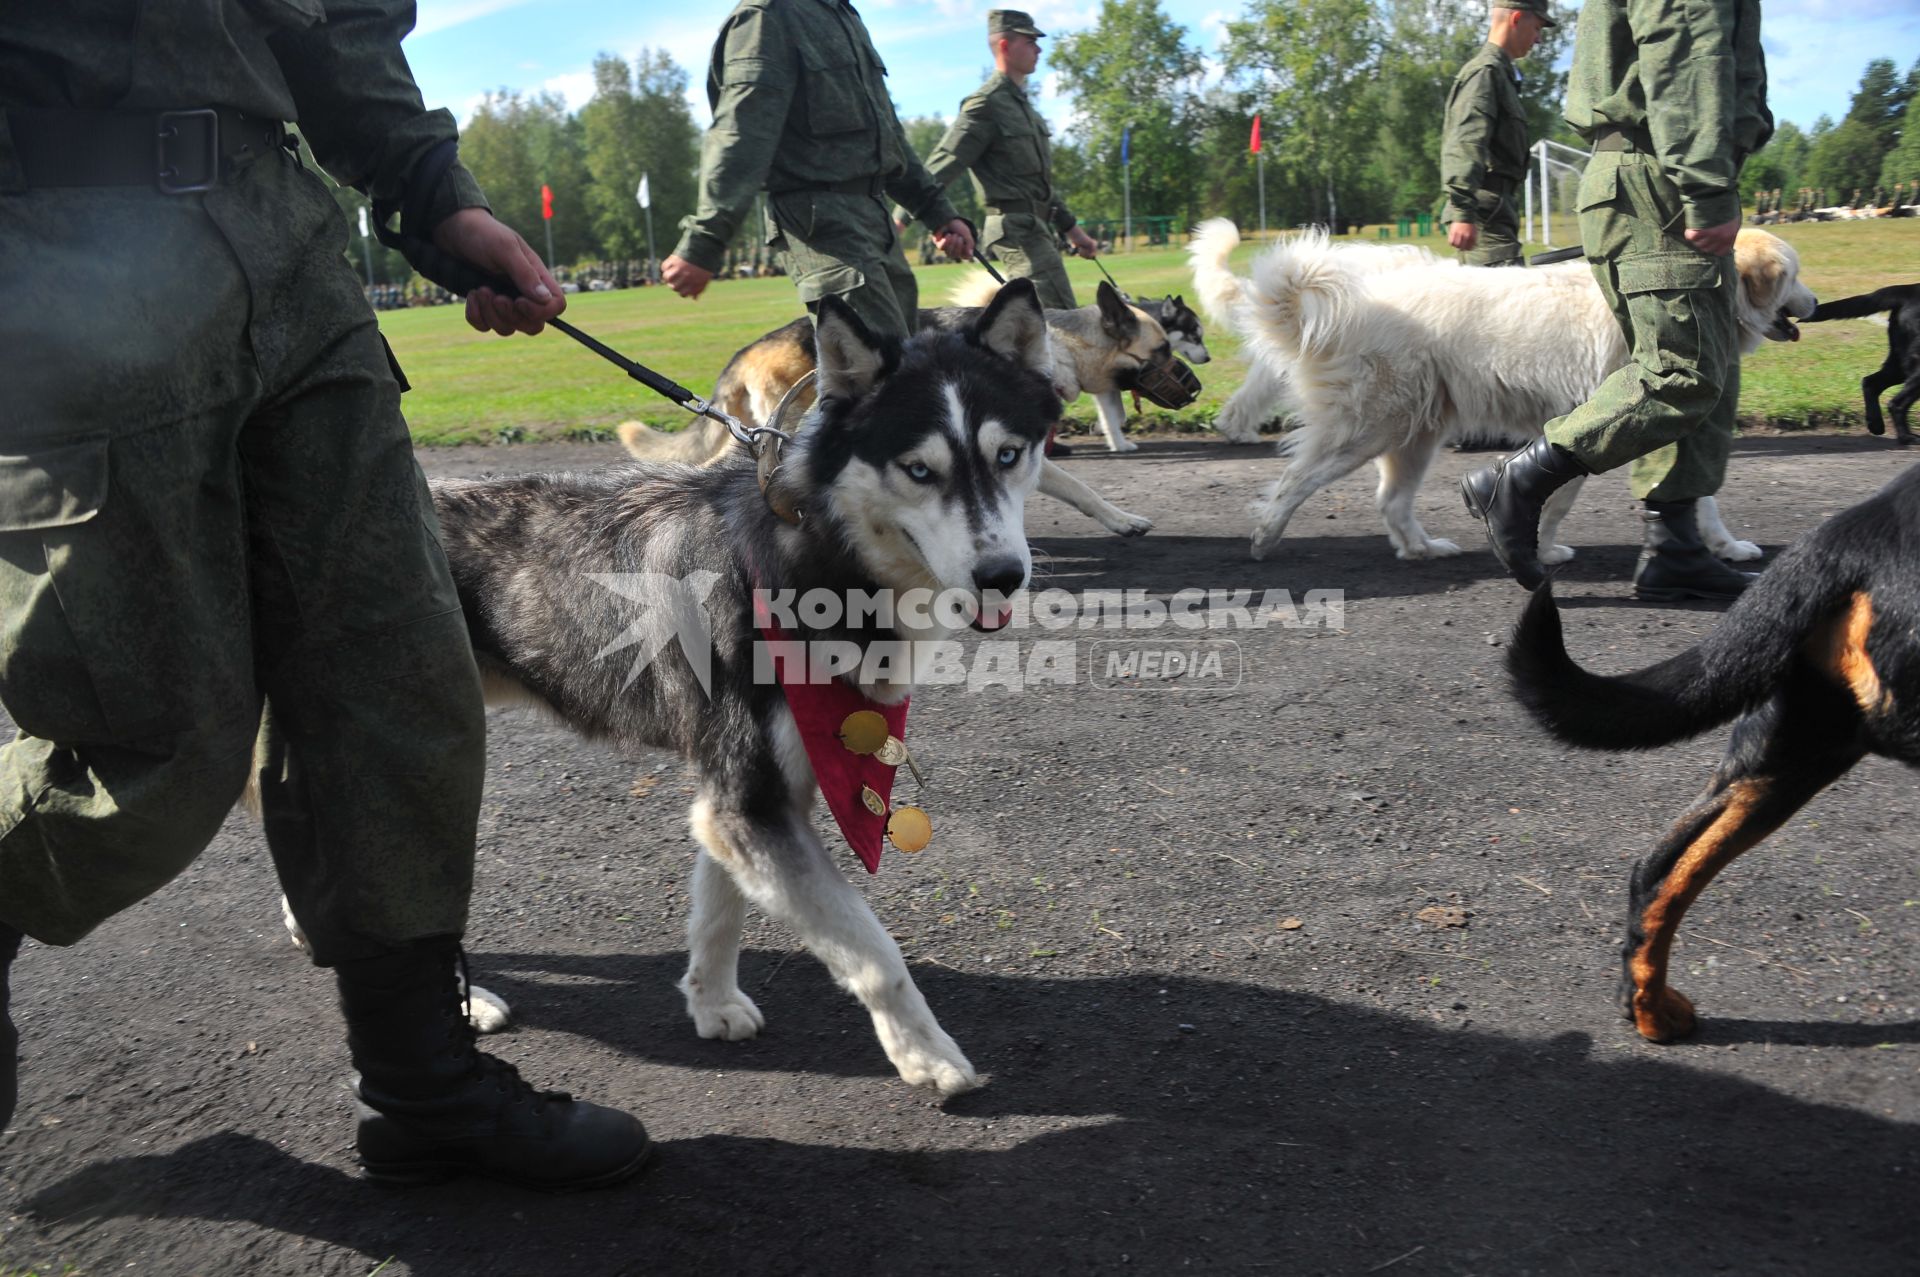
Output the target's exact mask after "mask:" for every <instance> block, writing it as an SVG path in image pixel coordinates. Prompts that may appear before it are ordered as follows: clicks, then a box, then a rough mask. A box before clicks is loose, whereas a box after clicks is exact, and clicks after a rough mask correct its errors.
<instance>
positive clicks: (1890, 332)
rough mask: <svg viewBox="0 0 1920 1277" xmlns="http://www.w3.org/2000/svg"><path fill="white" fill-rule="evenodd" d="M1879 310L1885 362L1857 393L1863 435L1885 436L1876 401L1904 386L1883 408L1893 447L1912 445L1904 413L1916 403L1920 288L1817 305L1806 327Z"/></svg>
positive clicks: (1905, 287)
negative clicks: (1862, 403) (1863, 409)
mask: <svg viewBox="0 0 1920 1277" xmlns="http://www.w3.org/2000/svg"><path fill="white" fill-rule="evenodd" d="M1883 310H1884V311H1887V312H1889V313H1888V315H1887V361H1886V362H1885V363H1883V364H1881V365H1880V367H1879V369H1878V370H1876V371H1874V372H1870V373H1868V374H1867V375H1866V376H1865V377H1863V378H1861V381H1860V393H1861V395H1862V396H1863V397H1864V398H1865V399H1866V401H1867V431H1868V432H1869V433H1870V434H1876V435H1883V434H1885V433H1887V423H1886V420H1885V419H1884V418H1883V417H1881V415H1880V396H1881V394H1882V393H1883V392H1884V391H1886V390H1887V389H1889V388H1890V387H1893V386H1898V385H1903V384H1904V385H1905V386H1906V389H1905V390H1902V391H1901V392H1900V393H1899V394H1897V395H1895V396H1894V397H1893V399H1892V401H1891V402H1889V403H1888V404H1887V411H1889V412H1891V413H1892V414H1893V439H1894V442H1895V443H1898V444H1901V445H1903V446H1904V445H1906V444H1910V443H1912V442H1913V431H1912V430H1911V429H1909V428H1908V426H1907V410H1908V409H1910V408H1912V407H1913V403H1914V400H1916V399H1920V284H1902V285H1899V286H1897V287H1894V288H1882V289H1880V290H1879V291H1878V292H1872V293H1865V294H1862V295H1861V296H1859V297H1842V298H1841V299H1840V300H1839V301H1832V302H1821V303H1820V305H1819V306H1818V307H1817V308H1815V310H1814V312H1813V314H1811V315H1809V316H1807V318H1806V321H1805V322H1807V323H1809V324H1817V323H1819V322H1821V321H1822V320H1826V319H1863V318H1865V317H1866V316H1868V315H1877V314H1879V313H1880V312H1881V311H1883Z"/></svg>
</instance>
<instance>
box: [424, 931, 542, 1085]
mask: <svg viewBox="0 0 1920 1277" xmlns="http://www.w3.org/2000/svg"><path fill="white" fill-rule="evenodd" d="M456 953H457V954H458V955H459V963H460V997H459V1002H458V1005H457V1006H456V1007H455V1008H454V1011H455V1014H454V1015H453V1016H452V1017H450V1018H451V1020H452V1024H451V1026H450V1028H449V1032H448V1045H449V1047H450V1048H451V1049H453V1050H454V1051H457V1052H459V1053H460V1054H463V1055H466V1056H467V1057H468V1058H469V1059H471V1060H472V1061H473V1066H472V1075H473V1077H474V1078H475V1079H476V1080H478V1081H481V1082H486V1083H490V1084H491V1085H492V1086H493V1087H494V1088H495V1089H496V1090H498V1091H499V1092H500V1093H501V1094H502V1095H503V1096H505V1097H506V1100H507V1103H509V1104H522V1105H525V1106H526V1107H527V1108H529V1109H532V1110H533V1111H534V1112H536V1113H537V1112H539V1111H541V1110H542V1109H544V1108H545V1107H546V1106H547V1105H548V1104H551V1103H562V1102H565V1101H570V1100H572V1099H573V1096H572V1094H571V1093H569V1092H567V1091H549V1090H544V1089H542V1088H539V1087H536V1086H534V1085H533V1083H531V1082H529V1081H527V1080H526V1079H525V1078H523V1077H521V1076H520V1070H519V1069H517V1068H515V1067H514V1066H513V1065H511V1064H509V1063H507V1062H506V1061H505V1060H503V1059H501V1058H500V1057H499V1056H497V1055H489V1054H488V1053H487V1052H485V1051H482V1050H480V1049H479V1045H478V1044H479V1040H480V1035H479V1033H478V1032H477V1031H476V1030H475V1029H474V1027H473V995H472V992H471V990H472V989H473V979H472V976H471V974H470V973H469V972H468V970H467V947H466V946H465V945H461V946H459V948H458V949H457V950H456Z"/></svg>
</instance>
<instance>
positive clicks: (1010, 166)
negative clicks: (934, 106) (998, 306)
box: [927, 9, 1079, 310]
mask: <svg viewBox="0 0 1920 1277" xmlns="http://www.w3.org/2000/svg"><path fill="white" fill-rule="evenodd" d="M987 27H988V33H989V34H990V35H997V34H1000V33H1002V32H1011V33H1013V34H1016V35H1030V36H1033V37H1034V38H1035V39H1039V38H1040V37H1042V36H1043V35H1045V32H1043V31H1040V30H1037V29H1036V28H1035V27H1034V26H1033V23H1032V19H1030V18H1028V17H1027V15H1026V14H1024V13H1021V12H1020V11H1019V10H1016V9H996V10H994V11H993V13H992V14H991V15H989V19H988V24H987ZM1052 135H1053V130H1052V129H1051V128H1049V127H1048V125H1047V122H1046V120H1045V119H1044V118H1042V117H1041V115H1040V113H1039V112H1038V111H1036V110H1034V109H1033V103H1032V102H1030V101H1028V100H1027V91H1026V89H1025V88H1024V87H1023V86H1022V85H1021V84H1020V83H1019V82H1018V81H1016V80H1014V79H1013V78H1012V77H1011V76H1009V75H1007V74H1006V73H1005V72H1004V71H996V72H994V74H993V76H992V77H991V78H990V79H988V81H987V82H986V83H985V84H983V85H981V86H980V87H979V88H978V89H975V90H974V91H973V93H972V94H971V95H970V96H968V97H967V99H966V100H965V101H963V102H962V103H961V104H960V113H959V115H958V116H956V117H955V118H954V121H953V124H952V126H951V127H950V128H948V129H947V132H946V136H945V137H942V138H941V139H940V144H939V145H938V146H936V147H935V148H934V150H933V154H932V155H929V156H928V157H927V172H929V173H931V174H933V179H934V180H935V181H936V182H939V183H941V184H942V185H943V186H944V185H945V184H947V183H948V182H951V181H953V180H954V178H956V177H958V176H959V175H960V174H961V172H963V171H970V172H971V173H972V174H973V186H974V190H975V191H977V192H978V193H979V196H980V203H981V205H982V206H983V207H984V208H985V209H986V210H987V224H986V226H985V227H983V228H982V230H981V235H980V247H981V248H983V249H990V250H992V252H993V255H994V256H995V257H996V258H998V259H999V260H1000V261H1002V262H1004V263H1005V264H1006V268H1007V269H1006V274H1007V276H1008V277H1009V278H1028V279H1031V280H1033V282H1034V284H1035V285H1036V286H1037V287H1038V288H1039V290H1040V304H1041V305H1043V306H1051V307H1055V308H1057V309H1060V310H1071V309H1073V308H1074V307H1075V306H1076V305H1078V304H1079V303H1077V302H1076V301H1075V300H1074V296H1073V284H1072V283H1071V282H1069V280H1068V279H1067V268H1066V265H1065V263H1063V262H1062V261H1061V260H1060V246H1059V243H1058V242H1057V239H1056V236H1058V235H1064V234H1066V233H1067V232H1068V231H1070V230H1072V229H1073V228H1074V226H1075V225H1077V224H1078V223H1077V221H1076V219H1075V218H1074V216H1073V214H1072V213H1071V212H1069V211H1068V209H1067V206H1066V205H1065V204H1064V203H1063V202H1062V201H1061V200H1060V197H1059V196H1058V195H1057V194H1055V192H1054V189H1053V144H1052V142H1051V141H1050V140H1049V139H1050V138H1051V137H1052Z"/></svg>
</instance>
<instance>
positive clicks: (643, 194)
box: [633, 173, 660, 284]
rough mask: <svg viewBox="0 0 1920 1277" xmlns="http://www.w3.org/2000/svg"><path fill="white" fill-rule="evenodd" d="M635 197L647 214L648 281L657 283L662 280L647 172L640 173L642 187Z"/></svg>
mask: <svg viewBox="0 0 1920 1277" xmlns="http://www.w3.org/2000/svg"><path fill="white" fill-rule="evenodd" d="M633 197H634V198H635V199H637V200H639V201H640V208H641V211H642V212H644V213H645V214H646V215H647V282H648V283H650V284H657V283H659V282H660V272H659V270H658V269H657V267H656V264H655V262H654V257H653V196H652V195H651V194H650V193H649V192H648V190H647V175H646V174H645V173H642V174H641V175H640V189H639V190H637V191H635V192H634V193H633Z"/></svg>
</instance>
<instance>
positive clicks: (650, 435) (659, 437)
mask: <svg viewBox="0 0 1920 1277" xmlns="http://www.w3.org/2000/svg"><path fill="white" fill-rule="evenodd" d="M726 429H727V428H726V427H725V426H723V425H721V424H720V423H719V422H717V421H714V420H713V419H712V418H710V417H700V418H696V419H695V420H693V421H691V422H689V423H688V424H687V427H686V429H684V430H674V431H666V430H655V429H654V428H653V427H652V426H649V425H646V424H645V423H643V422H639V421H623V422H621V423H620V424H619V425H618V426H616V427H615V428H614V433H615V434H617V435H619V436H620V442H621V444H622V445H624V446H625V447H626V450H627V451H628V452H629V453H631V454H633V455H634V456H635V457H638V458H639V459H640V460H642V461H679V462H684V463H685V464H687V465H690V466H698V465H705V464H706V463H707V462H708V461H709V460H711V459H712V457H713V454H714V453H716V452H718V451H720V450H721V449H722V448H724V447H725V446H726V445H727V442H728V439H727V438H722V437H721V436H722V435H725V434H726ZM729 438H730V436H729Z"/></svg>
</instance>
